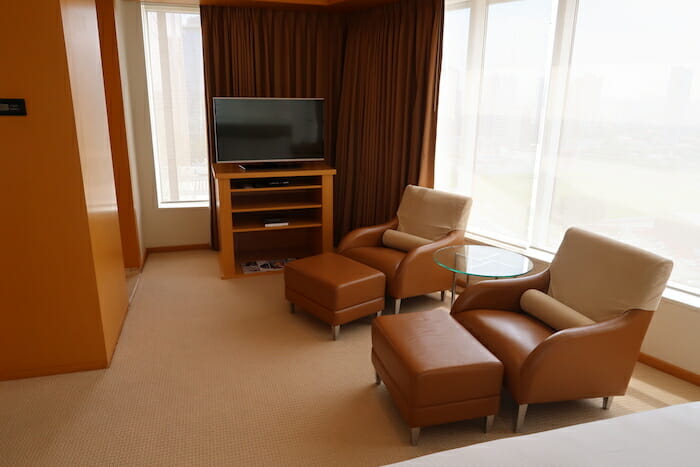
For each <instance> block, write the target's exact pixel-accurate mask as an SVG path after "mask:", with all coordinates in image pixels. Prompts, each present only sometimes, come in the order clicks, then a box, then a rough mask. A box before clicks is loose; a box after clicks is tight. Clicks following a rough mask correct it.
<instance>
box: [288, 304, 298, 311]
mask: <svg viewBox="0 0 700 467" xmlns="http://www.w3.org/2000/svg"><path fill="white" fill-rule="evenodd" d="M289 312H290V313H296V312H297V309H296V308H295V307H294V304H293V303H292V302H289Z"/></svg>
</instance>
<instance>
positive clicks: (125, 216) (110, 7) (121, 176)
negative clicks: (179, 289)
mask: <svg viewBox="0 0 700 467" xmlns="http://www.w3.org/2000/svg"><path fill="white" fill-rule="evenodd" d="M96 6H97V24H98V29H99V33H100V50H101V57H102V70H103V74H104V86H105V97H106V101H107V118H108V122H109V139H110V146H111V148H112V165H113V168H114V180H115V188H116V192H117V205H118V206H119V230H120V232H121V239H122V240H121V241H122V252H123V254H124V265H125V266H126V267H127V268H140V267H141V265H142V263H143V258H142V255H141V244H140V241H139V233H138V226H137V220H136V211H135V209H134V193H133V188H132V180H131V171H130V169H129V150H128V143H127V139H126V122H125V116H124V98H123V95H122V81H121V72H120V69H119V52H118V49H117V30H116V22H115V15H114V0H97V1H96Z"/></svg>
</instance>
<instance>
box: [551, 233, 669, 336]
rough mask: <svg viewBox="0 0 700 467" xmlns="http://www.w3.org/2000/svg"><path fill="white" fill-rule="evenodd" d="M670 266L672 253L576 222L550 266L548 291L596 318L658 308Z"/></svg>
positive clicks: (574, 307) (606, 317) (604, 318)
mask: <svg viewBox="0 0 700 467" xmlns="http://www.w3.org/2000/svg"><path fill="white" fill-rule="evenodd" d="M672 269H673V262H672V261H671V260H669V259H666V258H663V257H661V256H658V255H655V254H653V253H650V252H648V251H645V250H642V249H640V248H635V247H633V246H630V245H627V244H625V243H621V242H618V241H616V240H612V239H610V238H608V237H604V236H602V235H597V234H594V233H591V232H587V231H585V230H582V229H579V228H573V227H572V228H570V229H569V230H567V231H566V234H565V235H564V239H563V240H562V242H561V245H560V246H559V251H557V254H556V255H555V257H554V260H553V261H552V264H551V266H550V282H549V291H548V294H549V295H550V296H552V297H553V298H555V299H556V300H558V301H560V302H562V303H564V304H565V305H567V306H569V307H571V308H573V309H574V310H576V311H578V312H579V313H581V314H583V315H585V316H587V317H588V318H590V319H592V320H593V321H597V322H600V321H605V320H607V319H611V318H614V317H616V316H619V315H620V314H622V313H624V312H625V311H627V310H630V309H635V308H636V309H641V310H649V311H655V310H656V309H657V307H658V306H659V301H660V300H661V294H662V293H663V291H664V288H665V287H666V283H667V282H668V278H669V276H670V275H671V270H672Z"/></svg>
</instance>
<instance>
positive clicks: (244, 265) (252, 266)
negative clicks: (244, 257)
mask: <svg viewBox="0 0 700 467" xmlns="http://www.w3.org/2000/svg"><path fill="white" fill-rule="evenodd" d="M241 270H242V271H243V273H244V274H248V273H251V272H260V266H258V262H257V261H242V262H241Z"/></svg>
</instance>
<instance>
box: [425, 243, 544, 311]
mask: <svg viewBox="0 0 700 467" xmlns="http://www.w3.org/2000/svg"><path fill="white" fill-rule="evenodd" d="M433 261H435V263H436V264H437V265H438V266H441V267H443V268H445V269H448V270H450V271H452V297H451V298H450V307H452V305H453V304H454V302H455V287H456V285H457V274H464V275H465V276H467V283H469V276H478V277H491V278H494V279H502V278H506V277H517V276H522V275H523V274H526V273H528V272H530V271H532V268H533V264H532V260H530V258H528V257H527V256H524V255H521V254H520V253H516V252H514V251H510V250H505V249H503V248H498V247H495V246H484V245H457V246H448V247H445V248H440V249H439V250H438V251H436V252H435V253H434V254H433Z"/></svg>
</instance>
